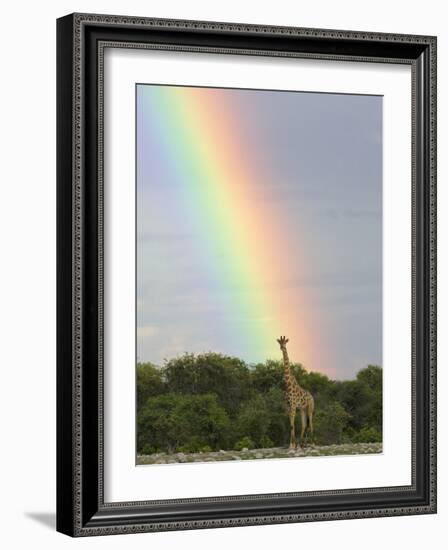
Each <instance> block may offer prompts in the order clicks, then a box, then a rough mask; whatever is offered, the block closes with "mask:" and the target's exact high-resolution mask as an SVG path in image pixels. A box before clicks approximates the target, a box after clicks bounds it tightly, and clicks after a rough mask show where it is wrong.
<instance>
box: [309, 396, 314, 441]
mask: <svg viewBox="0 0 448 550" xmlns="http://www.w3.org/2000/svg"><path fill="white" fill-rule="evenodd" d="M313 414H314V401H313V402H312V403H309V405H308V429H309V431H310V434H311V442H312V443H313V444H314V426H313Z"/></svg>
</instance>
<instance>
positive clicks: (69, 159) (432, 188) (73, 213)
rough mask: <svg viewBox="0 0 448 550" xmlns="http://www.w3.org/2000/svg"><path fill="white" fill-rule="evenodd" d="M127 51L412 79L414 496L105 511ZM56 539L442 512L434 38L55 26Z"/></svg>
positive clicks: (190, 24)
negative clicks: (117, 131)
mask: <svg viewBox="0 0 448 550" xmlns="http://www.w3.org/2000/svg"><path fill="white" fill-rule="evenodd" d="M110 43H114V44H115V45H119V46H120V47H128V48H139V47H149V48H157V49H171V50H180V51H192V52H196V51H202V52H204V51H205V52H214V53H222V54H225V53H236V54H250V55H268V56H286V57H298V58H300V57H308V58H314V59H337V60H348V61H363V62H366V63H368V62H381V63H402V64H408V65H410V66H411V68H412V105H413V108H412V113H410V116H412V128H413V138H412V139H413V144H412V193H413V198H412V217H413V223H412V249H413V263H412V267H413V269H412V310H413V316H412V330H413V334H412V351H413V353H412V374H413V380H412V415H413V426H412V434H413V438H412V439H413V441H412V455H413V456H412V464H413V471H412V484H411V485H410V486H403V487H382V488H372V489H354V490H351V489H346V490H339V491H318V492H311V493H282V494H264V495H241V496H234V497H223V496H221V497H220V496H216V498H194V499H193V498H192V499H178V500H169V501H158V502H157V501H151V500H150V499H151V495H148V501H145V502H140V501H139V502H120V503H108V502H105V501H104V490H103V459H104V457H103V439H102V438H103V180H102V154H103V145H102V130H103V117H102V109H103V96H102V93H103V89H102V79H103V53H104V47H106V46H107V44H110ZM57 52H58V54H57V120H58V122H57V140H58V146H57V147H58V148H57V235H58V240H57V254H58V262H57V269H58V274H57V292H58V308H57V318H58V320H57V327H58V334H57V341H58V350H57V364H58V365H57V391H58V396H57V436H58V442H57V530H58V531H60V532H62V533H65V534H68V535H71V536H89V535H106V534H116V533H135V532H146V531H161V530H173V529H199V528H211V527H227V526H237V525H262V524H268V523H285V522H302V521H320V520H332V519H349V518H365V517H379V516H393V515H405V514H428V513H435V512H436V38H435V37H431V36H409V35H399V34H379V33H369V32H350V31H337V30H318V29H306V28H289V27H271V26H266V27H265V26H256V25H245V24H230V23H214V22H200V21H176V20H162V19H147V18H138V17H122V16H109V15H91V14H73V15H68V16H66V17H63V18H61V19H59V20H58V21H57Z"/></svg>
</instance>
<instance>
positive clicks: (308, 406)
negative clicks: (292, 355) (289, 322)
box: [277, 336, 314, 449]
mask: <svg viewBox="0 0 448 550" xmlns="http://www.w3.org/2000/svg"><path fill="white" fill-rule="evenodd" d="M277 342H278V343H279V345H280V349H281V350H282V353H283V366H284V369H285V382H286V401H287V403H288V409H289V425H290V429H291V435H290V441H289V448H290V449H295V448H296V447H297V445H296V431H295V424H294V422H295V418H296V410H297V409H300V415H301V421H302V422H301V424H302V426H301V427H302V430H301V433H300V446H301V447H303V446H304V436H305V432H306V430H307V429H308V430H309V432H310V433H311V435H313V412H314V399H313V396H312V395H311V394H310V392H309V391H307V390H304V389H303V388H302V387H301V386H300V385H299V383H298V382H297V380H296V378H295V376H294V375H293V373H292V371H291V366H290V364H289V357H288V351H287V349H286V344H287V343H288V342H289V340H288V339H287V338H286V336H280V338H278V340H277Z"/></svg>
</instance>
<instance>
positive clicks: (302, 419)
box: [300, 409, 307, 448]
mask: <svg viewBox="0 0 448 550" xmlns="http://www.w3.org/2000/svg"><path fill="white" fill-rule="evenodd" d="M300 417H301V421H302V422H301V431H300V446H301V447H302V448H303V447H304V446H305V440H304V435H305V429H306V420H307V418H306V417H307V414H306V410H305V409H301V411H300Z"/></svg>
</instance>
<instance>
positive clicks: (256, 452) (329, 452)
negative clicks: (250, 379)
mask: <svg viewBox="0 0 448 550" xmlns="http://www.w3.org/2000/svg"><path fill="white" fill-rule="evenodd" d="M382 449H383V446H382V444H381V443H345V444H343V445H327V446H316V445H308V446H307V447H305V448H304V449H300V448H299V449H297V450H289V449H288V448H286V447H274V448H271V449H251V450H249V449H243V450H241V451H216V452H211V453H173V454H166V453H154V454H152V455H137V464H176V463H179V462H218V461H222V460H254V459H255V460H257V459H262V458H293V457H307V456H334V455H358V454H373V453H381V452H382Z"/></svg>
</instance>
